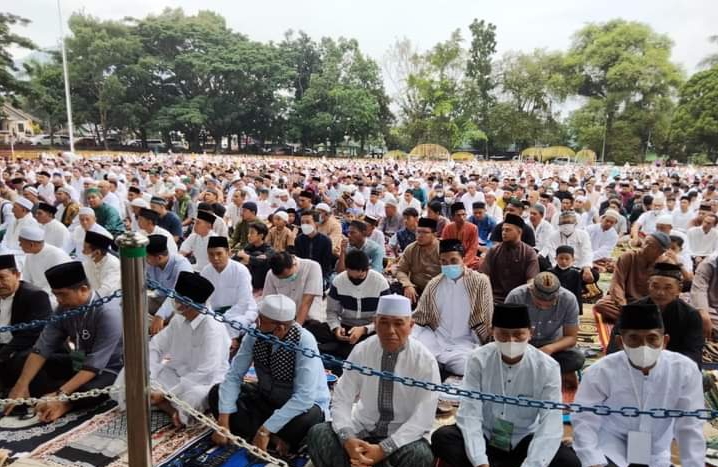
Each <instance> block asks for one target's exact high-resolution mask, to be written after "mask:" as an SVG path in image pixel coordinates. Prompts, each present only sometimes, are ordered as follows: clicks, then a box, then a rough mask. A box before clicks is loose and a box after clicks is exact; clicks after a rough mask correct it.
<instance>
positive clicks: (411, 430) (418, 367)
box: [331, 335, 440, 447]
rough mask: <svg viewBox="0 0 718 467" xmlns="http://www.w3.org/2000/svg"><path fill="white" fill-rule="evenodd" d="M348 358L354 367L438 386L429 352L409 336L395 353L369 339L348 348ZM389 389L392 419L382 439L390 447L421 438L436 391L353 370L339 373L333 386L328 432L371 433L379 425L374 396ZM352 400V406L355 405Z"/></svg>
mask: <svg viewBox="0 0 718 467" xmlns="http://www.w3.org/2000/svg"><path fill="white" fill-rule="evenodd" d="M347 360H350V361H352V362H354V363H356V364H359V365H365V366H368V367H371V368H377V369H383V368H382V363H384V368H386V369H388V370H389V371H392V372H393V373H394V374H396V375H399V376H407V377H412V378H416V379H418V380H422V381H431V382H433V383H439V382H440V380H439V367H438V365H437V363H436V359H435V358H434V357H433V355H431V352H429V350H428V349H427V348H426V347H424V345H422V344H421V343H420V342H419V341H417V340H415V339H414V338H411V337H410V338H409V339H408V341H407V343H406V345H405V346H404V348H403V350H401V351H400V352H398V355H397V354H396V353H395V354H388V353H385V352H384V350H383V349H382V347H381V344H380V342H379V338H378V337H377V336H376V335H374V336H371V337H369V338H368V339H367V340H365V341H363V342H360V343H358V344H357V345H356V346H354V349H353V350H352V352H351V354H350V355H349V358H348V359H347ZM380 390H381V391H387V390H389V391H391V396H392V397H391V403H390V405H391V409H392V415H393V417H392V418H391V419H390V420H388V426H387V427H386V430H387V433H386V434H387V435H388V436H389V439H390V440H391V442H393V443H394V444H395V446H396V447H402V446H404V445H407V444H409V443H412V442H414V441H417V440H419V439H421V438H423V437H424V436H426V435H427V434H428V433H429V431H430V430H431V427H432V425H433V423H434V415H435V413H436V403H437V400H438V393H436V392H432V391H426V390H423V389H419V388H412V387H408V386H404V385H402V384H400V383H394V382H390V381H386V380H380V379H379V378H376V377H374V376H366V375H362V374H361V373H359V372H356V371H345V372H344V374H343V375H342V377H341V378H339V382H338V383H337V385H336V387H335V388H334V397H333V400H332V408H331V413H332V428H333V429H334V431H335V432H336V433H339V434H340V436H341V434H345V435H351V436H356V435H358V434H360V433H364V434H365V435H366V434H367V432H368V433H371V432H372V431H374V430H375V429H376V428H377V426H378V425H379V424H380V415H381V412H380V408H379V402H378V401H379V399H380V398H379V393H380ZM355 402H356V405H355Z"/></svg>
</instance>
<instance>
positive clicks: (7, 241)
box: [2, 212, 40, 250]
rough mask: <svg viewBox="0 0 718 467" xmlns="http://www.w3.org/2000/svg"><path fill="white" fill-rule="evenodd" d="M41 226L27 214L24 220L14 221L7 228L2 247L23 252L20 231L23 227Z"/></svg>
mask: <svg viewBox="0 0 718 467" xmlns="http://www.w3.org/2000/svg"><path fill="white" fill-rule="evenodd" d="M39 226H40V224H38V222H37V221H36V220H35V218H34V217H32V214H31V213H29V212H28V213H27V214H26V215H25V217H23V218H22V219H17V218H16V219H13V220H12V221H11V222H10V223H9V224H8V226H7V230H6V231H5V236H4V237H3V239H2V246H3V247H5V248H6V249H8V250H21V248H20V230H22V228H23V227H39Z"/></svg>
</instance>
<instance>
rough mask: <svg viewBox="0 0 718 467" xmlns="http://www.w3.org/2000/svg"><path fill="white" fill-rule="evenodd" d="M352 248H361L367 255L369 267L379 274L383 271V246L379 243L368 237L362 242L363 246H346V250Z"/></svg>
mask: <svg viewBox="0 0 718 467" xmlns="http://www.w3.org/2000/svg"><path fill="white" fill-rule="evenodd" d="M352 250H361V251H363V252H364V253H366V255H367V256H368V257H369V267H371V268H372V269H373V270H375V271H376V272H378V273H379V274H383V273H384V247H383V246H381V245H379V244H378V243H377V242H375V241H374V240H369V239H368V238H367V239H366V241H365V242H364V246H363V247H361V248H356V247H353V246H351V245H349V246H348V247H347V252H349V251H352Z"/></svg>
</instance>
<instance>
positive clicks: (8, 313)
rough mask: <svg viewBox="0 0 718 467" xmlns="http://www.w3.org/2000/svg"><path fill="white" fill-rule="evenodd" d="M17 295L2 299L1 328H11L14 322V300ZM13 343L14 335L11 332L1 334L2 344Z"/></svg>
mask: <svg viewBox="0 0 718 467" xmlns="http://www.w3.org/2000/svg"><path fill="white" fill-rule="evenodd" d="M13 298H15V294H12V295H10V296H9V297H8V298H0V327H4V326H9V325H10V323H11V322H12V300H13ZM10 341H12V333H11V332H10V331H7V332H0V344H9V343H10Z"/></svg>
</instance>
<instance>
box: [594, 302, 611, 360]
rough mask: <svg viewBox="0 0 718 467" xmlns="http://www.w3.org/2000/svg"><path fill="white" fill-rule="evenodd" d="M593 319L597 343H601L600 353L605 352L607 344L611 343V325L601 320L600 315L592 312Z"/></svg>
mask: <svg viewBox="0 0 718 467" xmlns="http://www.w3.org/2000/svg"><path fill="white" fill-rule="evenodd" d="M593 317H594V319H595V321H596V329H597V331H598V341H599V342H600V343H601V351H602V352H604V353H605V352H606V349H607V348H608V344H609V342H611V332H613V324H609V323H607V322H605V321H604V320H603V316H601V314H600V313H596V312H595V311H593Z"/></svg>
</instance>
